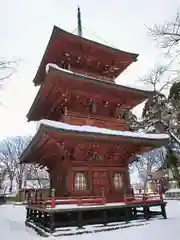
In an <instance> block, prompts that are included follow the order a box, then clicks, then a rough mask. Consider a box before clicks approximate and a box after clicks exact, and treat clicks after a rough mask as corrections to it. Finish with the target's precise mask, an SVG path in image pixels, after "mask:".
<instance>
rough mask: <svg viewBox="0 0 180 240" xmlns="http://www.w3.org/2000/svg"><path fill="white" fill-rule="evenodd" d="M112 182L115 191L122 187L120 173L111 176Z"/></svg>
mask: <svg viewBox="0 0 180 240" xmlns="http://www.w3.org/2000/svg"><path fill="white" fill-rule="evenodd" d="M113 182H114V188H115V189H121V188H122V185H123V181H122V177H121V174H120V173H114V175H113Z"/></svg>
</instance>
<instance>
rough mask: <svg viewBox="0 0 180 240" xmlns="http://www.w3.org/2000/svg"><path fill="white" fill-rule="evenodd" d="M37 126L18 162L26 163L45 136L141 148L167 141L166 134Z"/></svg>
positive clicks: (52, 123) (58, 124)
mask: <svg viewBox="0 0 180 240" xmlns="http://www.w3.org/2000/svg"><path fill="white" fill-rule="evenodd" d="M38 124H39V126H38V130H37V133H36V134H35V137H34V138H33V140H32V141H31V142H30V144H29V145H28V147H27V148H26V149H25V151H24V152H23V154H22V155H21V157H20V162H26V160H25V159H26V157H27V156H28V155H29V154H30V152H31V150H32V148H34V147H35V146H37V145H38V143H39V142H40V141H41V139H42V138H43V137H44V136H45V135H46V134H49V135H51V134H56V137H57V138H58V139H63V140H66V139H71V140H72V139H73V138H75V139H78V138H81V139H84V140H85V139H86V140H89V141H99V142H111V143H113V142H114V143H116V144H117V143H119V144H121V143H127V144H128V143H134V144H142V146H143V145H144V146H149V147H151V148H157V147H160V146H162V145H167V143H168V139H169V135H167V134H144V133H136V132H129V131H116V130H110V129H105V128H98V127H92V126H77V125H69V124H65V123H61V122H55V121H50V120H41V121H39V123H38ZM51 136H52V135H51ZM53 136H54V135H53Z"/></svg>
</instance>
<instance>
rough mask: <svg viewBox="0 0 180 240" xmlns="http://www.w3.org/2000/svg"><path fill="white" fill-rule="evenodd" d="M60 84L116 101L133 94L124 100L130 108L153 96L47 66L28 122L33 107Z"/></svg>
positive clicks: (139, 90)
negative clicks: (108, 96)
mask: <svg viewBox="0 0 180 240" xmlns="http://www.w3.org/2000/svg"><path fill="white" fill-rule="evenodd" d="M53 78H54V79H55V83H54V81H53ZM62 82H64V84H68V86H69V89H73V87H75V88H76V89H77V88H79V90H81V91H82V92H84V91H87V92H88V90H89V89H90V90H91V91H92V92H95V91H96V92H99V93H100V92H103V94H102V96H104V95H105V93H106V94H107V95H108V94H111V95H112V96H113V98H115V97H116V98H117V99H118V98H119V99H125V97H126V95H123V94H124V92H125V93H128V94H132V93H133V94H134V97H133V100H132V99H131V98H130V97H127V99H126V101H127V102H128V103H127V105H129V106H130V108H133V107H135V106H136V105H138V104H140V103H141V102H143V101H144V100H145V99H147V98H149V97H151V96H153V95H154V94H155V92H154V91H147V90H141V89H138V88H133V87H127V86H124V85H119V84H116V83H112V82H107V81H103V80H100V79H97V78H93V77H89V76H85V75H82V74H77V73H74V72H71V71H68V70H64V69H61V68H59V67H57V66H56V65H54V64H53V65H52V64H49V67H48V71H47V73H46V79H45V81H44V84H43V85H41V87H40V89H39V91H38V94H37V96H36V98H35V100H34V102H33V104H32V106H31V108H30V110H29V112H28V114H27V118H28V120H31V117H32V114H33V110H34V109H35V107H37V105H39V104H41V103H42V102H43V96H44V98H46V97H47V95H48V92H50V91H51V89H52V88H53V87H54V86H55V87H57V86H59V87H60V88H61V84H62ZM47 89H48V90H47ZM85 89H86V90H85ZM92 92H91V93H92ZM32 120H34V119H32ZM35 120H37V119H35ZM38 120H39V119H38Z"/></svg>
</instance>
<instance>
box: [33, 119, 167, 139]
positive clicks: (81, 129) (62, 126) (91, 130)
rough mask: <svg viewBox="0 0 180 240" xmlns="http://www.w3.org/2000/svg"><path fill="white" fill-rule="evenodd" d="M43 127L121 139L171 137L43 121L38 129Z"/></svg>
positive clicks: (39, 123)
mask: <svg viewBox="0 0 180 240" xmlns="http://www.w3.org/2000/svg"><path fill="white" fill-rule="evenodd" d="M41 125H45V126H48V127H53V128H56V129H62V130H69V131H75V132H86V133H97V134H103V135H111V136H120V137H131V138H141V139H151V140H152V139H154V140H168V139H169V135H167V134H146V133H139V132H138V133H137V132H130V131H117V130H111V129H107V128H99V127H94V126H88V125H84V126H78V125H69V124H66V123H62V122H56V121H51V120H46V119H42V120H40V121H39V122H38V126H37V129H39V127H40V126H41Z"/></svg>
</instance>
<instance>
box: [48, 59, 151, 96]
mask: <svg viewBox="0 0 180 240" xmlns="http://www.w3.org/2000/svg"><path fill="white" fill-rule="evenodd" d="M50 67H52V68H55V69H57V70H60V71H63V72H67V73H69V74H72V75H73V74H75V75H77V76H78V75H79V76H83V77H88V79H92V80H96V81H97V80H99V81H103V80H101V79H97V78H95V77H92V76H89V75H85V74H81V73H75V72H72V71H70V70H68V69H64V68H60V67H58V66H57V65H56V64H54V63H48V64H47V65H46V74H47V73H48V72H49V69H50ZM114 84H116V85H118V86H122V87H125V88H129V89H133V90H139V91H145V92H152V93H153V91H151V90H149V88H147V87H146V88H145V87H144V86H139V87H137V84H136V85H135V84H134V85H133V84H131V85H130V84H119V83H116V82H114Z"/></svg>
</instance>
